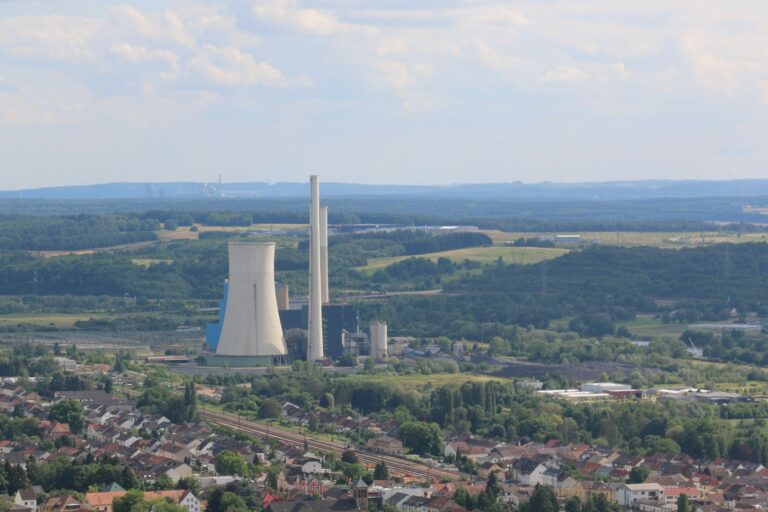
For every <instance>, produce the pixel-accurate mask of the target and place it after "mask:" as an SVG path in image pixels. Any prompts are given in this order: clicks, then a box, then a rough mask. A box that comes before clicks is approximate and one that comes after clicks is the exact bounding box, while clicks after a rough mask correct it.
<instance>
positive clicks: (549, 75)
mask: <svg viewBox="0 0 768 512" xmlns="http://www.w3.org/2000/svg"><path fill="white" fill-rule="evenodd" d="M590 78H591V77H590V76H589V75H588V74H587V73H585V72H584V71H582V70H580V69H579V68H577V67H575V66H568V65H562V66H557V67H556V68H554V69H550V70H549V71H547V72H546V73H544V74H543V75H541V78H540V80H541V81H542V82H575V81H580V80H589V79H590Z"/></svg>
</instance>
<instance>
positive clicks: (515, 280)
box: [449, 243, 768, 310]
mask: <svg viewBox="0 0 768 512" xmlns="http://www.w3.org/2000/svg"><path fill="white" fill-rule="evenodd" d="M766 271H768V244H765V243H749V244H718V245H712V246H707V247H698V248H693V249H691V248H686V249H680V250H668V249H658V248H653V247H636V248H623V247H614V246H593V247H589V248H587V249H585V250H583V251H580V252H574V253H571V254H568V255H566V256H563V257H561V258H557V259H554V260H550V261H547V262H542V263H539V264H537V265H530V266H519V265H517V266H515V265H512V266H506V267H503V268H501V267H492V268H489V269H487V270H486V271H485V272H484V273H483V274H482V275H479V276H473V277H468V278H466V279H464V280H461V281H458V282H456V283H453V284H452V285H450V286H449V288H450V291H454V292H459V291H462V292H478V291H482V292H489V291H493V292H500V293H503V294H505V295H507V296H509V297H512V298H515V297H518V298H522V297H530V296H537V297H539V298H542V297H543V298H550V299H556V300H557V302H560V303H562V302H567V303H570V304H572V305H573V306H575V307H577V308H580V307H584V308H590V307H592V308H604V307H612V306H622V307H629V308H637V307H646V306H647V305H649V304H651V303H652V301H653V300H654V299H679V300H683V299H687V300H709V301H729V302H730V304H733V305H735V306H739V305H743V306H744V307H747V308H748V309H749V310H755V309H757V308H760V307H762V306H763V304H764V302H765V300H766V299H765V290H766V286H767V285H768V272H766Z"/></svg>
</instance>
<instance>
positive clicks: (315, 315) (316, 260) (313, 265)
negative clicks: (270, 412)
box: [307, 175, 323, 361]
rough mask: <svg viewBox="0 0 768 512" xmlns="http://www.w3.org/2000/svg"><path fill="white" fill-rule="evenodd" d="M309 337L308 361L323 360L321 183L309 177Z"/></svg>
mask: <svg viewBox="0 0 768 512" xmlns="http://www.w3.org/2000/svg"><path fill="white" fill-rule="evenodd" d="M309 184H310V190H311V201H310V205H309V336H308V345H307V361H318V360H320V359H323V297H322V293H323V290H322V286H323V285H322V277H321V275H322V272H321V263H320V182H319V181H318V179H317V176H314V175H313V176H310V177H309Z"/></svg>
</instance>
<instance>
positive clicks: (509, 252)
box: [358, 245, 570, 272]
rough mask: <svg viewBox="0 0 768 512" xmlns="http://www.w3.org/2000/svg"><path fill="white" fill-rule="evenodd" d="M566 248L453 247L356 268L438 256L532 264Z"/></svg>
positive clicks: (375, 260) (373, 261) (371, 269)
mask: <svg viewBox="0 0 768 512" xmlns="http://www.w3.org/2000/svg"><path fill="white" fill-rule="evenodd" d="M568 252H570V251H569V250H568V249H560V248H542V247H504V246H498V245H493V246H490V247H469V248H466V249H455V250H452V251H442V252H431V253H428V254H419V255H416V256H393V257H390V258H372V259H370V260H369V261H368V265H366V266H365V267H358V270H363V271H366V272H374V271H376V270H378V269H380V268H384V267H387V266H389V265H391V264H393V263H396V262H398V261H401V260H404V259H407V258H413V257H417V258H426V259H429V260H432V261H434V262H436V261H437V260H438V258H448V259H449V260H451V261H453V262H455V263H461V262H463V261H464V260H473V261H478V262H480V263H483V264H490V263H495V262H496V260H498V258H499V257H501V258H503V259H504V263H506V264H511V263H514V264H518V265H532V264H534V263H539V262H540V261H544V260H551V259H553V258H557V257H559V256H562V255H563V254H567V253H568Z"/></svg>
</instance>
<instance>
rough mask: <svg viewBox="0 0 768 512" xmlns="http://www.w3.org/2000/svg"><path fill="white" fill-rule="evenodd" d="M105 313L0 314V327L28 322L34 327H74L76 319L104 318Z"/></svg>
mask: <svg viewBox="0 0 768 512" xmlns="http://www.w3.org/2000/svg"><path fill="white" fill-rule="evenodd" d="M104 317H106V315H98V314H94V313H88V314H61V313H51V314H48V313H40V314H38V313H30V314H10V315H0V328H2V327H9V326H16V325H19V324H28V325H33V326H36V327H46V326H47V327H56V328H59V329H71V328H74V326H75V322H77V321H78V320H88V319H91V318H104Z"/></svg>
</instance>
